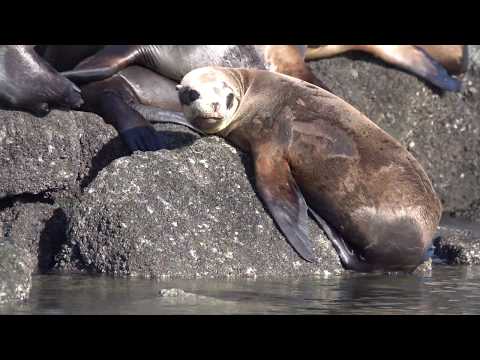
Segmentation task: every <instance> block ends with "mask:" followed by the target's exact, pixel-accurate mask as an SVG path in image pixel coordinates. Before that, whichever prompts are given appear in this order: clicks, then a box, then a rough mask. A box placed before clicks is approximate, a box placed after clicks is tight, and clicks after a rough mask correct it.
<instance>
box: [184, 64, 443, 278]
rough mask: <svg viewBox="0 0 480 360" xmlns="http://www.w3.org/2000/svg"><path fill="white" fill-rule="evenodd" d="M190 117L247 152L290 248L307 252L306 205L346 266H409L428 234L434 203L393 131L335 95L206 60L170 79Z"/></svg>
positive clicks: (437, 207) (436, 212)
mask: <svg viewBox="0 0 480 360" xmlns="http://www.w3.org/2000/svg"><path fill="white" fill-rule="evenodd" d="M178 91H179V98H180V102H181V103H182V106H183V111H184V114H185V116H186V118H187V119H188V121H190V122H191V123H192V125H193V126H195V127H197V128H199V129H200V130H202V131H203V132H205V133H207V134H216V135H219V136H222V137H224V138H226V139H228V140H229V141H230V142H232V143H233V144H234V145H236V146H238V147H240V148H241V149H243V150H244V151H247V152H250V153H251V154H252V157H253V160H254V166H255V181H256V188H257V191H258V193H259V195H260V197H261V198H262V199H263V201H264V203H265V204H266V207H267V208H268V209H269V211H270V212H271V214H272V216H273V218H274V219H275V221H276V223H277V224H278V226H279V228H280V229H281V230H282V232H283V233H284V234H285V236H286V238H287V239H288V240H289V242H290V244H291V245H292V246H293V247H294V248H295V250H296V251H297V252H298V253H299V254H300V255H301V257H303V258H304V259H306V260H308V261H316V258H315V256H314V253H313V251H312V242H311V241H310V239H309V237H308V234H307V227H306V221H307V210H310V213H311V214H312V216H313V218H314V219H315V220H317V222H318V223H319V225H321V226H322V228H323V229H324V230H325V232H326V234H327V235H328V237H329V238H330V239H331V240H332V243H333V245H334V247H335V249H336V250H337V252H338V254H339V257H340V260H341V262H342V264H343V265H344V267H345V268H346V269H351V270H356V271H361V272H370V271H376V270H381V271H385V270H386V271H412V270H414V269H415V268H416V267H417V266H418V265H419V264H420V263H421V262H422V261H423V260H424V256H425V254H426V252H427V250H428V249H429V248H430V246H431V243H432V237H433V235H434V233H435V231H436V229H437V225H438V223H439V220H440V215H441V203H440V201H439V199H438V197H437V195H436V194H435V191H434V189H433V187H432V183H431V182H430V180H429V178H428V176H427V174H426V173H425V171H424V170H423V168H422V167H421V166H420V164H419V163H418V162H417V160H415V158H414V157H413V156H412V155H411V154H410V153H409V152H408V151H407V150H406V149H405V148H404V147H403V146H402V145H401V144H400V143H399V142H398V141H397V140H395V139H394V138H393V137H391V136H390V135H388V134H387V133H386V132H385V131H383V130H382V129H380V128H379V127H378V126H377V125H375V123H373V122H372V121H370V120H369V119H368V118H367V117H366V116H365V115H363V114H362V113H360V112H359V111H358V110H356V109H355V108H353V107H352V106H351V105H349V104H348V103H346V102H345V101H343V100H342V99H340V98H339V97H337V96H335V95H333V94H331V93H329V92H328V91H325V90H323V89H321V88H319V87H317V86H313V85H311V84H308V83H306V82H304V81H301V80H298V79H295V78H293V77H289V76H285V75H282V74H277V73H272V72H268V71H262V70H252V69H229V68H218V67H206V68H200V69H196V70H194V71H192V72H190V73H188V74H187V75H186V76H185V77H184V78H183V80H182V82H181V85H179V86H178Z"/></svg>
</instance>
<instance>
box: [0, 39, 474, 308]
mask: <svg viewBox="0 0 480 360" xmlns="http://www.w3.org/2000/svg"><path fill="white" fill-rule="evenodd" d="M470 57H471V66H470V69H469V71H468V73H467V74H466V75H465V76H464V78H463V82H464V90H463V91H462V92H461V93H447V94H439V93H437V92H436V91H435V90H434V89H432V88H430V87H429V86H427V85H426V84H425V83H424V82H422V81H421V80H418V79H417V78H416V77H414V76H412V75H409V74H406V73H404V72H402V71H398V70H396V69H394V68H391V67H388V66H386V65H384V64H383V63H380V62H378V61H376V60H374V59H372V58H370V57H368V56H366V55H362V54H357V55H347V56H344V57H337V58H332V59H325V60H322V61H317V62H312V63H310V66H311V68H312V69H313V70H314V72H315V73H316V74H317V76H318V77H319V78H321V79H323V80H324V81H325V83H326V84H327V85H328V86H329V87H330V88H331V89H332V91H333V92H334V93H336V94H337V95H339V96H341V97H342V98H344V99H345V100H347V101H348V102H350V103H351V104H352V105H354V106H355V107H357V108H358V109H359V110H361V111H362V112H364V113H365V114H366V115H367V116H368V117H369V118H370V119H372V120H373V121H375V122H376V123H377V124H379V125H380V126H381V127H383V128H384V129H385V130H386V131H388V132H390V133H391V134H392V135H393V136H394V137H396V138H397V139H399V140H400V141H401V142H402V143H403V144H404V145H405V146H406V147H407V148H408V149H409V150H410V151H411V152H412V153H413V154H414V155H415V156H416V157H417V159H418V160H419V161H420V163H421V164H422V165H423V166H424V167H425V169H426V171H427V173H428V174H429V175H430V177H431V179H432V181H433V183H434V186H435V188H436V190H437V191H438V193H439V195H440V197H441V199H442V202H443V205H444V208H445V211H446V212H448V213H449V214H450V215H452V216H457V217H464V218H466V219H468V220H469V221H480V210H479V209H480V163H479V162H480V136H479V129H480V122H479V121H478V118H479V115H480V101H479V100H480V99H479V96H480V94H479V91H480V82H479V79H480V67H479V62H478V60H479V59H480V56H479V54H478V52H477V48H475V47H471V49H470ZM157 131H158V133H159V136H161V138H162V139H163V141H164V148H163V149H161V150H159V151H157V152H150V153H135V154H133V155H130V154H129V153H128V151H127V150H126V148H125V147H124V145H123V143H122V141H121V140H120V138H119V137H118V136H117V134H116V132H115V130H114V129H113V128H112V127H111V126H109V125H106V124H105V123H104V122H103V121H102V119H100V118H99V117H98V116H95V115H93V114H87V113H82V112H60V111H54V112H52V113H51V114H50V115H49V116H47V117H46V118H43V119H38V118H35V117H33V116H30V115H28V114H26V113H21V112H11V111H0V303H2V302H7V301H14V300H22V299H25V298H27V296H28V292H29V289H30V286H31V276H32V274H33V273H36V272H41V273H48V272H52V271H53V272H93V273H107V274H110V275H118V276H123V275H130V276H137V275H138V276H146V277H164V276H167V277H174V278H223V277H230V278H232V277H262V276H272V277H285V276H304V275H305V276H311V275H317V276H325V275H326V274H341V273H342V272H343V269H342V267H341V266H340V263H339V261H338V258H337V256H336V254H335V252H334V250H333V248H332V247H331V245H330V243H329V241H328V240H327V239H326V237H325V236H324V234H323V232H322V231H321V230H319V229H318V228H317V227H316V226H315V225H314V224H313V223H312V224H311V234H312V238H313V239H314V242H315V245H316V247H315V253H316V255H317V257H318V258H319V264H317V265H312V264H308V263H306V262H304V261H302V260H301V259H300V258H299V257H298V255H297V254H296V253H295V252H294V251H293V250H292V248H291V247H290V246H289V245H288V243H287V242H286V240H285V238H284V237H283V236H282V235H281V234H280V232H279V231H278V229H277V228H276V226H275V225H274V223H273V220H272V219H271V218H270V216H269V215H268V214H267V213H266V211H265V209H264V207H263V204H262V203H261V201H260V200H259V198H258V197H257V196H256V193H255V188H254V186H253V184H252V173H251V171H252V170H251V164H250V158H249V157H248V156H247V155H245V154H243V153H241V152H239V151H238V150H236V149H235V148H233V147H232V146H230V145H229V144H227V143H226V142H225V141H224V140H222V139H220V138H217V137H208V138H199V136H198V135H196V134H195V133H193V132H191V131H189V130H188V129H186V128H182V127H180V126H175V125H158V126H157ZM440 230H441V229H440ZM439 234H440V236H441V237H440V238H439V239H437V241H436V242H435V245H436V250H435V251H436V255H437V256H439V257H440V258H443V259H445V261H447V262H449V263H452V264H464V263H477V262H478V259H479V258H480V257H479V256H474V255H472V254H473V253H472V251H474V252H475V251H478V249H477V247H478V241H475V239H474V238H475V235H474V234H472V233H468V232H463V233H462V234H459V233H458V232H454V231H443V232H442V231H440V233H439ZM475 249H476V250H475ZM469 254H470V255H469Z"/></svg>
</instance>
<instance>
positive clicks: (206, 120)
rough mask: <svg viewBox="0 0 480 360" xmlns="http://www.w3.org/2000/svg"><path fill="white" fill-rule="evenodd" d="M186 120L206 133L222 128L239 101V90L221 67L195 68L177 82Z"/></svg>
mask: <svg viewBox="0 0 480 360" xmlns="http://www.w3.org/2000/svg"><path fill="white" fill-rule="evenodd" d="M177 91H178V96H179V99H180V103H181V104H182V109H183V113H184V115H185V117H186V118H187V120H188V121H189V122H190V123H191V124H192V125H193V126H195V127H196V128H198V129H200V130H201V131H203V132H205V133H207V134H214V133H217V132H219V131H221V130H223V129H225V128H226V127H227V126H228V125H230V123H231V122H232V121H233V118H234V114H235V112H236V111H237V109H238V106H239V104H240V92H239V89H238V86H235V82H234V81H232V78H231V77H230V76H229V75H228V74H227V73H225V72H224V71H222V70H220V69H216V68H213V67H204V68H198V69H195V70H193V71H191V72H189V73H188V74H187V75H185V77H184V78H183V79H182V82H181V84H180V85H178V86H177Z"/></svg>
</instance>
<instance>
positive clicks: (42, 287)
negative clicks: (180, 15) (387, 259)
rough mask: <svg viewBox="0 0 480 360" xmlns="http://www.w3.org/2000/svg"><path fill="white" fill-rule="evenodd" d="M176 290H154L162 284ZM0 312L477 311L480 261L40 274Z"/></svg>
mask: <svg viewBox="0 0 480 360" xmlns="http://www.w3.org/2000/svg"><path fill="white" fill-rule="evenodd" d="M171 288H175V289H181V290H183V292H182V291H177V292H176V293H177V295H178V293H180V295H179V296H160V291H161V290H162V289H171ZM0 314H480V266H476V267H475V266H474V267H466V266H465V267H459V266H456V267H450V266H446V265H435V266H434V267H433V270H432V273H431V275H429V276H428V277H423V276H419V275H395V276H393V275H391V276H388V275H363V274H351V275H346V276H342V277H335V276H332V277H330V278H327V279H311V278H304V279H296V280H261V279H257V280H234V281H233V280H232V281H218V280H191V281H187V280H168V281H164V280H146V279H118V278H117V279H113V278H109V277H103V276H102V277H91V276H81V275H75V276H58V275H39V276H35V277H34V283H33V288H32V293H31V297H30V300H28V301H27V302H24V303H20V304H16V305H9V306H6V305H4V306H0Z"/></svg>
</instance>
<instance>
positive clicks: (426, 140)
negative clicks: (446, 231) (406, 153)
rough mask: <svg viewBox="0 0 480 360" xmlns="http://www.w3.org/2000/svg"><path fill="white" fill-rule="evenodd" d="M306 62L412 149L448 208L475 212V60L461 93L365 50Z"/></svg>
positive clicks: (479, 140)
mask: <svg viewBox="0 0 480 360" xmlns="http://www.w3.org/2000/svg"><path fill="white" fill-rule="evenodd" d="M470 53H471V56H472V53H474V54H476V52H475V51H473V52H472V51H471V52H470ZM310 66H311V67H312V69H314V72H315V73H316V74H317V75H318V76H319V77H320V78H321V79H323V80H324V81H325V83H326V84H327V85H328V86H329V87H331V89H332V91H333V92H334V93H336V94H337V95H339V96H340V97H342V98H343V99H345V100H346V101H347V102H349V103H351V104H352V105H353V106H355V107H356V108H358V109H359V110H360V111H362V112H363V113H365V114H366V115H367V116H368V117H369V118H370V119H371V120H372V121H374V122H376V123H377V124H378V125H379V126H380V127H382V128H383V129H384V130H386V131H387V132H389V133H390V134H391V135H393V136H394V137H395V138H397V139H398V140H399V141H400V142H401V143H402V144H404V145H405V146H406V147H407V148H408V149H409V150H410V151H411V152H412V154H413V155H414V156H415V157H416V158H417V159H418V160H419V161H420V163H421V164H422V165H423V167H424V168H425V170H426V171H427V173H428V174H429V176H430V178H431V179H432V181H433V183H434V186H435V189H436V190H437V192H438V194H439V195H440V197H441V199H442V202H443V205H444V208H445V210H446V211H452V212H453V211H458V210H461V209H467V208H470V207H474V210H472V212H473V213H477V214H478V213H479V212H478V208H479V207H478V202H479V200H480V136H479V135H480V122H479V121H478V119H479V115H480V101H479V100H480V83H479V70H478V67H477V66H476V65H475V63H474V62H473V61H472V65H471V67H470V70H469V71H468V73H467V75H466V76H464V79H463V84H464V90H463V92H462V93H446V94H444V95H439V94H438V93H437V92H436V91H435V90H432V89H431V88H430V87H429V86H427V85H426V84H425V83H424V82H423V81H421V80H419V79H418V78H417V77H415V76H413V75H410V74H408V73H405V72H403V71H401V70H397V69H395V68H391V67H389V66H388V65H385V64H384V63H383V62H380V61H377V60H375V59H373V58H372V57H368V56H366V55H361V54H358V55H353V54H352V55H347V56H340V57H336V58H332V59H324V60H321V61H317V62H312V63H310ZM477 219H478V217H477Z"/></svg>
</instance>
